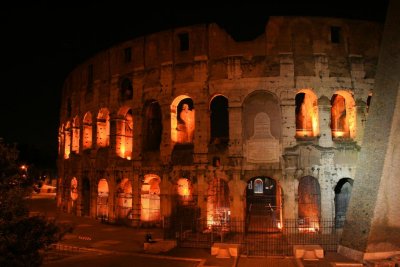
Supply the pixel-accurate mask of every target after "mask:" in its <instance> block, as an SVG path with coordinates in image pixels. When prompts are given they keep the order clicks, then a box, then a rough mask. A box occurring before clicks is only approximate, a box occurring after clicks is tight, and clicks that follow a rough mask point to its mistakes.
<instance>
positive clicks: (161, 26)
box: [0, 0, 388, 168]
mask: <svg viewBox="0 0 400 267" xmlns="http://www.w3.org/2000/svg"><path fill="white" fill-rule="evenodd" d="M82 2H84V3H79V4H74V2H73V1H72V2H70V1H69V2H67V1H65V4H62V3H63V1H52V2H50V1H49V2H48V3H47V2H44V1H42V2H39V3H34V4H29V6H26V4H25V3H24V5H25V6H22V3H21V6H16V4H14V6H12V7H9V8H6V7H4V6H3V7H2V11H1V22H2V35H3V38H2V40H3V41H2V43H3V46H2V47H3V49H2V59H1V62H2V65H3V71H2V74H3V75H2V76H3V79H2V83H1V86H2V88H1V93H0V119H1V124H0V137H3V138H4V141H5V142H6V143H14V142H16V143H18V144H19V147H20V150H21V158H22V160H25V161H27V162H28V163H34V164H36V165H37V166H39V167H53V168H54V167H55V159H56V156H57V155H56V154H57V131H58V121H59V107H60V102H61V88H62V84H63V81H64V79H65V78H66V76H67V75H68V73H69V72H70V71H71V70H72V69H73V68H74V66H76V65H77V64H79V63H81V62H83V61H84V60H85V59H87V58H88V57H90V56H92V55H94V54H96V53H97V52H99V51H101V50H102V49H105V48H108V47H110V46H112V45H113V44H116V43H118V42H121V41H124V40H128V39H131V38H135V37H138V36H142V35H145V34H148V33H153V32H158V31H162V30H166V29H170V28H174V27H179V26H187V25H192V24H198V23H210V22H215V23H218V24H219V25H220V26H221V27H223V28H225V30H227V31H228V32H229V33H230V34H231V35H232V36H233V37H234V39H236V40H251V39H254V38H255V37H257V36H258V35H259V34H262V33H263V31H264V28H265V24H266V23H267V21H268V17H269V16H273V15H306V16H332V17H345V18H354V19H368V20H374V21H380V22H382V23H383V22H384V19H385V15H386V8H387V4H388V0H375V1H374V2H375V3H372V4H371V3H366V1H354V0H353V1H350V0H349V1H319V2H316V1H284V0H281V1H273V2H272V1H264V2H272V3H264V4H253V5H251V4H243V3H244V2H243V3H242V5H240V6H239V5H238V4H236V5H233V4H229V5H227V4H225V6H219V7H211V5H210V4H209V3H203V2H190V3H189V2H188V5H184V4H183V2H182V4H180V5H175V6H169V7H167V6H165V5H164V6H162V7H158V8H155V7H156V6H157V4H156V2H154V1H152V3H151V5H152V6H150V4H145V5H147V6H139V5H138V4H137V2H136V1H130V2H128V1H126V2H125V1H120V2H119V1H82ZM312 2H314V3H313V4H311V3H312ZM54 3H56V4H54ZM60 3H61V4H60ZM135 3H136V4H135ZM193 4H195V5H199V6H197V7H196V8H193V7H191V6H190V5H193ZM4 81H5V83H4Z"/></svg>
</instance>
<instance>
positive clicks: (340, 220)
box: [335, 178, 353, 228]
mask: <svg viewBox="0 0 400 267" xmlns="http://www.w3.org/2000/svg"><path fill="white" fill-rule="evenodd" d="M352 188H353V180H352V179H350V178H343V179H340V180H339V182H338V183H337V184H336V186H335V226H336V228H342V227H343V225H344V221H345V219H346V212H347V207H348V206H349V201H350V196H351V190H352Z"/></svg>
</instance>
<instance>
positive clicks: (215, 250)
mask: <svg viewBox="0 0 400 267" xmlns="http://www.w3.org/2000/svg"><path fill="white" fill-rule="evenodd" d="M239 250H240V245H239V244H229V243H214V244H213V245H212V246H211V255H213V256H214V255H215V256H217V258H221V257H226V255H229V257H231V256H232V257H237V256H238V255H239Z"/></svg>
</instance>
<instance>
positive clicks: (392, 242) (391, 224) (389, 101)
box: [338, 0, 400, 261]
mask: <svg viewBox="0 0 400 267" xmlns="http://www.w3.org/2000/svg"><path fill="white" fill-rule="evenodd" d="M399 25H400V1H396V0H395V1H393V0H392V1H390V3H389V8H388V13H387V17H386V23H385V27H384V32H383V39H382V43H381V48H380V55H379V61H378V66H377V73H376V78H375V85H374V96H373V101H372V103H371V107H370V110H369V114H368V120H367V122H366V125H365V132H364V142H363V147H362V149H361V152H360V156H359V160H358V162H357V172H356V176H355V179H354V184H353V190H352V196H351V199H350V203H349V207H348V210H347V214H346V221H345V224H344V229H343V235H342V239H341V242H340V245H339V249H338V250H339V253H341V254H343V255H345V256H348V257H350V258H352V259H355V260H359V261H362V260H368V259H383V258H388V257H390V256H392V255H395V254H399V253H400V201H399V199H400V195H399V192H400V179H399V177H400V169H399V162H400V75H399V74H400V50H399V47H400V27H399Z"/></svg>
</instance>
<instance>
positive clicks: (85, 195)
mask: <svg viewBox="0 0 400 267" xmlns="http://www.w3.org/2000/svg"><path fill="white" fill-rule="evenodd" d="M81 188H82V194H81V198H82V216H90V181H89V178H87V177H84V178H83V179H82V187H81Z"/></svg>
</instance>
